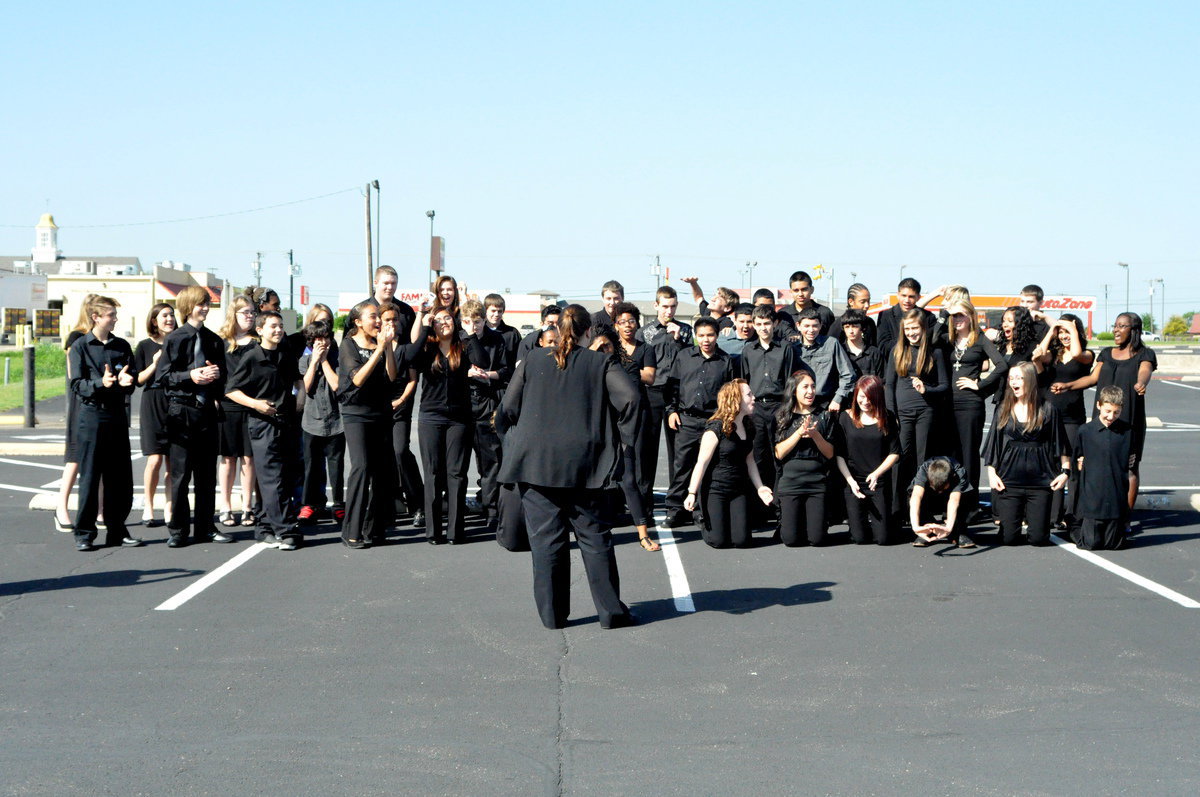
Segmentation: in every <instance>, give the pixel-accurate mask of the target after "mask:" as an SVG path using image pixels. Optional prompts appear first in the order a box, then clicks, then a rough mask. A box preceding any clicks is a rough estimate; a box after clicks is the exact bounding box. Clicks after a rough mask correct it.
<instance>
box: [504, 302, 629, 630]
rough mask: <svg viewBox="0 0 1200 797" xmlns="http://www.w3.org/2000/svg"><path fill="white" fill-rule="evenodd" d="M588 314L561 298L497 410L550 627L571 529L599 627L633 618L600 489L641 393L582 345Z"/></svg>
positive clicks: (564, 606)
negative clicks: (539, 344)
mask: <svg viewBox="0 0 1200 797" xmlns="http://www.w3.org/2000/svg"><path fill="white" fill-rule="evenodd" d="M590 323H591V318H590V316H589V314H588V311H587V310H586V309H584V308H583V307H581V306H580V305H577V304H573V305H568V306H567V307H566V308H565V309H564V310H563V312H562V313H561V315H560V316H559V321H558V330H559V334H558V342H557V343H556V344H555V345H554V347H553V348H544V349H534V350H533V351H531V352H529V354H528V355H527V356H526V357H525V359H524V360H522V361H521V363H520V364H519V365H518V366H517V369H516V371H515V372H514V374H513V378H512V381H511V382H510V383H509V386H508V391H507V392H506V393H505V395H504V401H503V403H502V404H501V406H500V409H499V410H498V411H497V413H496V426H497V430H498V431H499V432H500V433H501V434H504V435H506V437H505V443H504V458H503V462H502V464H501V466H500V481H501V482H502V483H506V484H516V485H518V486H519V488H520V491H521V504H522V507H523V508H524V510H525V518H526V523H527V525H528V529H529V545H530V548H531V549H532V551H533V594H534V600H535V602H536V603H537V608H538V614H539V615H540V617H541V620H542V624H543V625H545V626H546V627H547V628H562V627H564V626H565V625H566V623H567V618H568V616H569V614H570V598H571V556H570V554H571V551H570V534H571V532H574V534H575V539H576V542H577V543H578V545H579V552H580V554H581V556H582V558H583V566H584V568H585V569H586V570H587V578H588V585H589V586H590V587H591V592H592V601H593V602H594V603H595V605H596V613H597V615H598V616H599V620H600V626H601V627H602V628H619V627H621V626H626V625H632V624H634V623H635V622H636V620H635V619H634V617H633V615H631V614H630V612H629V608H628V607H627V606H625V604H624V603H622V602H621V598H620V576H619V575H618V573H617V560H616V556H615V555H614V553H613V546H612V535H611V534H610V529H609V524H608V521H607V519H606V517H605V512H604V504H605V500H604V491H605V490H606V489H608V488H610V487H613V486H614V484H615V481H616V478H617V471H618V469H619V467H620V457H621V453H620V445H621V444H624V445H626V446H632V445H634V442H635V437H634V436H635V433H636V430H637V422H638V406H637V405H638V399H637V393H636V392H635V391H634V389H633V387H632V386H631V385H630V383H629V379H628V377H626V376H625V374H623V373H621V370H620V368H618V367H617V365H616V364H615V363H614V362H613V361H612V359H611V358H610V357H608V356H607V355H605V354H602V353H600V352H593V351H588V350H587V349H586V348H584V347H583V346H582V340H583V338H584V337H585V336H586V335H587V331H588V327H589V326H590ZM547 441H553V445H547Z"/></svg>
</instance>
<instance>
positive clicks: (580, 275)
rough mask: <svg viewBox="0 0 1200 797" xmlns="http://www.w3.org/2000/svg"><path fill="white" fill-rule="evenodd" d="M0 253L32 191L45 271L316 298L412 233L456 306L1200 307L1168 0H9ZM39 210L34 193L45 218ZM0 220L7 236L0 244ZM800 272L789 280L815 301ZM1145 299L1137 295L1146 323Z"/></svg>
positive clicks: (1178, 45)
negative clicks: (780, 290) (781, 295)
mask: <svg viewBox="0 0 1200 797" xmlns="http://www.w3.org/2000/svg"><path fill="white" fill-rule="evenodd" d="M5 17H6V28H7V29H8V31H9V33H10V35H9V36H8V37H7V40H8V41H7V47H6V52H5V60H6V67H5V73H6V78H5V94H6V97H7V99H8V103H7V104H8V107H9V109H10V116H9V122H8V124H6V125H5V126H4V128H3V129H2V130H0V147H2V149H3V151H4V152H5V153H6V155H7V157H6V158H5V163H6V168H5V170H4V171H5V175H4V178H5V179H4V184H5V187H6V190H5V191H4V192H2V194H0V225H5V226H3V227H0V251H3V252H5V253H8V252H12V253H20V252H24V251H26V250H28V249H29V247H30V246H31V245H32V239H33V233H32V229H31V227H32V225H33V224H34V222H35V221H36V219H37V217H38V215H39V214H40V213H42V212H43V211H44V210H45V209H47V207H48V208H49V209H50V210H51V211H52V212H53V213H54V214H55V218H56V220H57V221H58V223H59V224H60V225H61V227H62V230H61V231H60V240H61V243H62V247H63V249H64V252H65V253H66V254H67V255H70V254H72V253H76V254H84V253H86V254H134V255H137V256H139V257H141V258H142V261H143V263H152V262H154V261H157V260H161V259H164V258H169V259H175V260H185V261H187V262H189V263H192V264H193V265H194V266H196V267H200V268H210V269H216V270H217V271H218V273H220V274H221V275H222V276H225V277H227V278H230V279H232V280H234V281H235V282H239V283H244V282H248V281H249V279H250V278H249V266H248V263H249V261H250V260H251V259H252V258H253V253H254V252H255V251H264V252H267V256H266V258H265V261H264V281H265V282H267V283H268V284H273V285H276V286H282V287H284V288H286V281H287V280H286V271H285V264H286V257H285V255H283V254H282V253H283V252H284V251H286V250H287V249H294V250H295V251H296V256H297V259H298V260H299V261H300V262H301V263H302V264H303V266H304V269H305V274H304V276H303V278H302V279H301V280H300V281H301V282H303V283H306V284H308V285H310V286H311V289H312V290H313V292H314V294H315V295H316V296H317V297H318V298H323V299H332V298H334V297H335V296H336V294H337V292H338V291H340V290H348V289H354V288H357V287H358V286H359V285H360V284H365V276H363V273H364V271H365V266H364V265H363V263H364V254H363V252H364V245H363V238H364V234H363V231H362V216H363V212H362V197H361V194H359V193H358V192H357V191H349V192H346V193H341V194H338V195H336V196H332V197H328V198H325V199H321V200H317V201H313V202H307V203H301V204H296V205H290V206H288V207H284V208H279V209H275V210H269V211H264V212H260V213H252V214H245V215H239V216H229V217H225V218H220V219H215V220H208V221H197V222H188V223H183V224H158V225H139V226H116V227H93V226H89V225H107V224H129V223H132V222H144V221H154V220H159V219H173V218H184V217H192V216H203V215H209V214H217V213H225V212H229V211H235V210H240V209H245V208H254V207H261V206H266V205H273V204H277V203H281V202H287V201H290V200H296V199H301V198H305V197H312V196H317V195H321V194H327V193H330V192H334V191H339V190H341V189H347V188H352V187H354V186H361V185H362V184H364V183H366V182H367V181H368V180H372V179H377V180H379V181H380V183H381V185H382V189H383V190H382V202H381V205H382V207H381V210H382V230H381V249H382V260H383V261H384V262H388V263H391V264H393V265H395V266H397V268H398V269H399V270H400V271H401V274H402V277H403V279H402V282H403V283H405V284H408V285H413V286H415V285H417V284H418V283H420V282H421V281H422V280H423V279H424V275H425V263H426V261H427V257H428V254H427V253H428V238H427V236H428V231H429V227H428V220H427V218H426V217H425V211H426V210H427V209H430V208H433V209H436V211H437V219H436V226H435V230H436V232H437V233H438V234H440V235H444V236H445V237H446V251H447V263H448V270H449V271H450V273H452V274H455V275H456V276H458V277H459V279H460V281H465V282H466V283H468V284H469V285H471V286H472V287H473V288H505V287H507V288H511V289H512V290H514V291H520V290H524V289H532V288H544V287H552V288H556V289H558V290H560V291H562V292H563V293H564V295H568V296H572V297H577V296H587V295H590V294H593V293H595V292H597V291H598V287H599V285H600V283H602V282H603V281H604V280H605V279H608V278H617V279H620V280H621V281H623V282H624V283H625V284H626V286H627V287H628V288H629V289H630V291H631V293H636V292H639V291H640V292H641V295H646V294H647V293H648V292H649V291H651V290H652V289H653V286H654V281H653V277H651V276H650V275H649V273H648V268H647V267H648V265H649V263H650V262H651V260H652V259H653V256H654V255H655V254H659V255H661V256H662V259H663V262H664V264H665V265H668V266H670V268H671V275H672V278H673V280H672V281H673V282H676V283H677V282H678V277H680V276H683V275H684V274H688V273H691V274H697V275H699V276H700V277H701V278H702V280H703V283H704V284H705V285H706V287H709V288H711V287H715V286H716V285H718V284H727V285H730V286H731V287H741V285H742V282H741V280H742V277H741V275H740V274H739V268H740V266H741V265H742V264H743V263H745V262H746V261H747V260H752V261H757V262H758V264H759V266H758V269H757V270H756V272H755V279H754V282H755V283H756V285H782V284H784V282H785V281H786V276H787V274H789V273H790V272H791V271H793V270H794V269H796V268H798V267H803V266H810V265H814V264H817V263H823V264H825V265H826V266H831V267H833V268H834V270H835V271H836V273H837V284H838V288H839V290H838V293H839V294H840V293H841V292H842V288H844V286H845V285H846V284H848V282H849V279H850V272H852V271H853V272H855V273H856V274H857V275H858V276H857V278H858V280H859V281H862V282H866V283H867V284H868V285H870V286H871V287H872V288H873V289H874V291H875V292H876V293H877V294H882V293H884V292H885V291H886V290H888V289H891V288H894V286H895V282H896V280H897V278H898V276H899V266H900V265H901V264H907V265H908V268H907V271H906V274H908V275H910V276H916V277H918V278H919V279H921V280H922V282H924V283H926V284H927V285H929V286H933V285H936V284H939V283H943V282H954V281H961V282H964V283H966V284H967V285H969V286H970V287H971V288H972V289H973V290H975V291H977V292H980V293H994V292H1001V291H1005V290H1015V289H1016V288H1019V287H1020V286H1021V285H1023V284H1025V283H1026V282H1030V281H1036V282H1039V283H1041V284H1042V285H1043V287H1044V288H1045V289H1046V290H1047V292H1051V293H1060V292H1061V293H1076V294H1083V293H1091V294H1102V292H1103V287H1102V286H1103V284H1104V283H1109V284H1111V285H1113V286H1114V288H1113V290H1112V293H1111V294H1110V296H1111V298H1110V305H1111V307H1112V308H1113V313H1115V312H1116V311H1117V308H1118V306H1119V305H1123V304H1124V274H1123V273H1122V272H1121V270H1120V269H1119V268H1118V267H1117V266H1116V262H1117V261H1126V262H1129V263H1131V264H1132V280H1131V282H1132V287H1131V294H1132V297H1133V303H1134V307H1135V309H1139V310H1140V309H1144V308H1143V305H1145V304H1146V303H1147V302H1146V295H1147V291H1148V286H1147V284H1146V280H1147V279H1150V278H1162V279H1164V280H1165V281H1166V289H1167V293H1166V297H1167V308H1168V312H1169V313H1178V312H1182V311H1184V310H1194V309H1200V280H1196V279H1195V278H1194V276H1193V274H1194V273H1195V271H1196V269H1197V266H1200V246H1198V244H1200V241H1198V240H1197V238H1198V234H1197V230H1198V229H1200V224H1197V218H1198V214H1197V209H1198V208H1197V204H1198V201H1197V191H1196V186H1197V185H1200V167H1198V163H1200V155H1198V154H1197V148H1196V147H1195V141H1196V140H1197V134H1196V131H1197V122H1198V121H1200V113H1198V112H1197V103H1196V101H1195V98H1196V96H1197V75H1200V69H1198V68H1197V67H1198V66H1200V65H1198V63H1197V60H1198V58H1197V55H1196V52H1197V48H1196V46H1195V43H1196V41H1197V40H1198V37H1197V34H1198V33H1200V25H1198V23H1200V5H1197V4H1195V3H1183V2H1177V3H1169V2H1166V3H1151V4H1141V5H1137V6H1135V5H1134V4H1130V3H1105V2H1089V3H1069V2H1060V3H1049V4H1047V3H1022V2H1009V3H1003V4H986V5H985V4H980V3H966V2H964V3H949V2H943V3H935V2H924V3H922V2H916V3H914V2H905V3H882V2H858V3H854V2H850V3H837V4H831V3H819V4H818V3H799V2H793V3H755V4H745V3H738V4H734V3H701V2H691V3H653V2H650V3H647V2H640V3H620V2H618V3H602V4H601V3H597V4H582V3H521V4H514V5H504V4H493V3H487V4H483V3H479V4H475V3H420V4H410V3H347V4H344V5H341V6H339V7H337V8H336V9H335V8H333V7H332V6H330V5H329V4H314V3H289V4H284V3H278V4H275V3H257V4H255V3H208V4H203V5H201V4H195V5H191V6H188V7H186V8H173V7H172V6H171V5H163V4H161V3H154V4H150V3H122V4H118V5H116V6H96V5H95V4H85V3H76V2H66V3H57V4H54V5H53V7H52V8H51V9H50V10H46V9H42V8H37V7H35V5H34V4H23V5H22V6H20V7H17V8H14V9H9V10H6V13H5ZM47 199H48V200H49V205H48V206H47V202H46V200H47ZM9 225H15V226H9ZM827 290H828V289H827V286H826V285H823V284H818V293H819V294H820V295H821V296H824V295H825V294H826V292H827ZM1159 306H1160V305H1159V302H1158V300H1157V299H1156V302H1155V312H1156V314H1157V313H1158V308H1159Z"/></svg>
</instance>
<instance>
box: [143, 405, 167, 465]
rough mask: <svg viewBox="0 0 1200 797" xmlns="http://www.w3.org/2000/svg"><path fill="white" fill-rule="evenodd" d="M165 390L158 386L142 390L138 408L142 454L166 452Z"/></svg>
mask: <svg viewBox="0 0 1200 797" xmlns="http://www.w3.org/2000/svg"><path fill="white" fill-rule="evenodd" d="M168 403H169V402H168V401H167V392H166V391H165V390H162V389H160V388H150V389H143V390H142V402H141V405H140V409H139V410H138V426H139V427H140V431H141V438H142V456H144V457H150V456H154V455H155V454H166V453H167V452H168V450H169V446H170V444H169V442H168V440H167V405H168Z"/></svg>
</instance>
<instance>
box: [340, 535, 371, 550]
mask: <svg viewBox="0 0 1200 797" xmlns="http://www.w3.org/2000/svg"><path fill="white" fill-rule="evenodd" d="M342 545H345V546H346V547H347V548H353V549H354V550H356V551H358V550H361V549H363V548H366V547H367V543H366V542H364V541H363V540H347V539H345V538H344V537H343V538H342Z"/></svg>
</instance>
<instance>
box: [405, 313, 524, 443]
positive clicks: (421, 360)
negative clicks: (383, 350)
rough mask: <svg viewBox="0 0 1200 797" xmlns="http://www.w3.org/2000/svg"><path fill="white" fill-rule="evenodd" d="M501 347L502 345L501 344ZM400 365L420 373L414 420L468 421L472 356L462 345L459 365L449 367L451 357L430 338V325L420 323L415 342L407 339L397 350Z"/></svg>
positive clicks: (424, 421)
mask: <svg viewBox="0 0 1200 797" xmlns="http://www.w3.org/2000/svg"><path fill="white" fill-rule="evenodd" d="M501 348H502V347H501ZM396 356H397V359H398V360H399V361H400V362H399V366H400V367H401V368H412V369H414V370H416V372H417V373H419V374H421V406H420V410H419V412H418V415H417V420H418V421H420V422H421V423H433V424H448V423H455V424H460V423H471V421H472V419H473V417H474V416H473V415H472V412H471V387H470V383H471V382H472V381H474V380H472V379H471V378H470V377H469V376H467V374H468V373H470V370H471V360H470V358H469V357H468V356H467V351H466V347H465V346H464V347H463V352H462V356H461V357H459V359H458V367H457V368H451V367H450V359H449V358H448V357H446V355H444V354H442V352H441V350H440V349H439V348H438V345H437V344H436V343H434V342H432V341H431V340H430V339H429V328H428V327H423V328H422V329H421V332H420V335H419V337H418V342H416V343H407V344H405V345H403V346H401V347H400V348H399V349H397V350H396Z"/></svg>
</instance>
